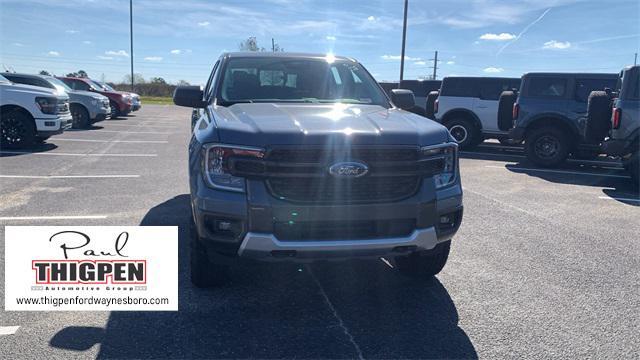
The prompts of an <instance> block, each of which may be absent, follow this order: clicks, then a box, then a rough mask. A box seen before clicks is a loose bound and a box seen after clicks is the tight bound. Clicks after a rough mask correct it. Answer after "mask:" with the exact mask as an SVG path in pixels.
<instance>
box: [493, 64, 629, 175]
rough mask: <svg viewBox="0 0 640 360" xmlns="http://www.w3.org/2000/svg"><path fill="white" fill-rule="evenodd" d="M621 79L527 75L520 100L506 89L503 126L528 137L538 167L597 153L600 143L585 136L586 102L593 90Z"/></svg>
mask: <svg viewBox="0 0 640 360" xmlns="http://www.w3.org/2000/svg"><path fill="white" fill-rule="evenodd" d="M617 80H618V76H617V74H570V73H529V74H525V75H524V76H522V84H521V86H520V91H519V93H518V94H517V99H516V94H514V92H511V91H505V92H503V93H502V95H501V97H500V104H499V107H498V126H499V127H500V130H503V131H505V130H509V129H510V128H511V130H510V132H509V136H510V137H511V138H512V139H514V140H516V141H520V140H524V141H525V151H526V154H527V158H528V159H529V160H530V161H531V162H533V163H534V164H536V165H539V166H546V167H553V166H558V165H560V164H562V163H563V162H564V161H565V160H566V159H567V157H568V156H569V155H570V154H572V155H573V156H574V157H578V158H589V157H595V156H597V155H598V153H599V142H590V141H588V140H587V139H586V137H585V125H586V119H587V100H588V98H589V94H590V93H591V92H592V91H594V90H604V89H606V88H614V87H615V86H616V82H617ZM514 101H515V103H514Z"/></svg>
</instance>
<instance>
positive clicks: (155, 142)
mask: <svg viewBox="0 0 640 360" xmlns="http://www.w3.org/2000/svg"><path fill="white" fill-rule="evenodd" d="M56 141H78V142H94V143H130V144H167V143H169V142H168V141H166V140H97V139H75V138H56Z"/></svg>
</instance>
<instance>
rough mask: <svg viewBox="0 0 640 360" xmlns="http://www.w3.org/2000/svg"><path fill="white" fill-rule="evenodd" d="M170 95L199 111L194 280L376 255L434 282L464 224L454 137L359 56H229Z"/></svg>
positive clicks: (193, 155)
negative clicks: (240, 269) (248, 268)
mask: <svg viewBox="0 0 640 360" xmlns="http://www.w3.org/2000/svg"><path fill="white" fill-rule="evenodd" d="M173 100H174V102H175V104H177V105H180V106H186V107H191V108H198V109H203V111H201V112H200V117H199V119H197V121H196V123H195V126H194V129H193V135H192V138H191V142H190V144H189V182H190V189H191V209H192V217H191V218H192V236H191V280H192V282H193V283H194V284H195V285H196V286H198V287H205V286H213V285H219V284H221V283H222V282H223V281H224V280H225V279H226V278H227V276H226V275H225V270H226V269H227V268H228V267H229V266H231V265H233V264H235V263H238V262H239V261H240V260H242V259H254V260H263V261H298V262H308V261H317V260H331V259H354V258H374V259H375V258H381V257H383V258H385V259H388V260H387V261H389V262H390V263H393V264H395V265H394V267H395V268H396V269H398V270H399V271H401V272H403V273H406V274H410V275H417V276H421V277H431V276H433V275H435V274H437V273H439V272H440V270H441V269H442V268H443V267H444V265H445V263H446V261H447V257H448V254H449V249H450V245H451V239H452V238H453V236H454V235H455V233H456V232H457V230H458V228H459V227H460V223H461V221H462V187H461V185H460V174H459V170H458V157H457V145H456V143H455V141H454V140H453V138H452V137H451V136H450V135H449V132H448V131H447V129H446V128H445V127H444V126H442V125H440V124H438V123H436V122H434V121H431V120H428V119H425V118H424V117H421V116H418V115H415V114H412V113H409V112H407V111H405V110H403V109H407V108H412V107H413V106H415V101H414V97H413V94H412V93H411V91H409V90H399V89H397V90H394V91H393V92H392V96H391V99H389V98H388V97H387V95H386V94H385V92H384V91H383V90H382V88H381V87H380V86H379V85H378V84H377V83H376V82H375V80H374V79H373V78H372V77H371V75H370V74H369V73H368V72H367V71H366V70H365V69H364V67H362V65H360V64H359V63H358V62H357V61H355V60H353V59H350V58H345V57H337V56H335V57H334V56H325V55H309V54H291V53H270V54H265V53H230V54H223V55H222V56H221V57H220V59H219V60H218V61H217V62H216V64H215V66H214V68H213V71H212V72H211V75H210V77H209V81H208V83H207V84H206V86H205V87H204V88H203V89H202V88H200V87H179V88H177V89H176V91H175V92H174V96H173Z"/></svg>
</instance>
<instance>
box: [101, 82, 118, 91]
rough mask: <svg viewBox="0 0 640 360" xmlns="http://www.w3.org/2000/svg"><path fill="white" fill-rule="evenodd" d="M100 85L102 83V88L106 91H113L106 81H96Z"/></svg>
mask: <svg viewBox="0 0 640 360" xmlns="http://www.w3.org/2000/svg"><path fill="white" fill-rule="evenodd" d="M98 84H100V85H102V88H103V89H105V90H108V91H115V90H114V89H113V88H112V87H111V86H109V84H107V83H98Z"/></svg>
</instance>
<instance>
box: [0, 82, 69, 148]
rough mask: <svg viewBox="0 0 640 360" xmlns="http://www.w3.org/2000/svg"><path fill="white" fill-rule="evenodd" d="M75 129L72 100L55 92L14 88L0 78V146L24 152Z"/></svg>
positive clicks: (22, 87) (33, 87) (52, 90)
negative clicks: (19, 149)
mask: <svg viewBox="0 0 640 360" xmlns="http://www.w3.org/2000/svg"><path fill="white" fill-rule="evenodd" d="M71 125H72V118H71V113H70V112H69V96H67V95H66V93H58V92H57V91H56V90H54V89H49V88H42V87H37V86H31V85H20V84H14V83H12V82H11V81H9V80H8V79H7V78H5V77H4V76H2V75H0V146H1V147H2V148H24V147H30V146H32V145H34V144H36V143H38V142H42V141H44V140H46V139H47V138H49V137H50V136H51V135H55V134H60V133H62V132H63V131H64V130H65V129H68V128H70V127H71Z"/></svg>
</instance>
